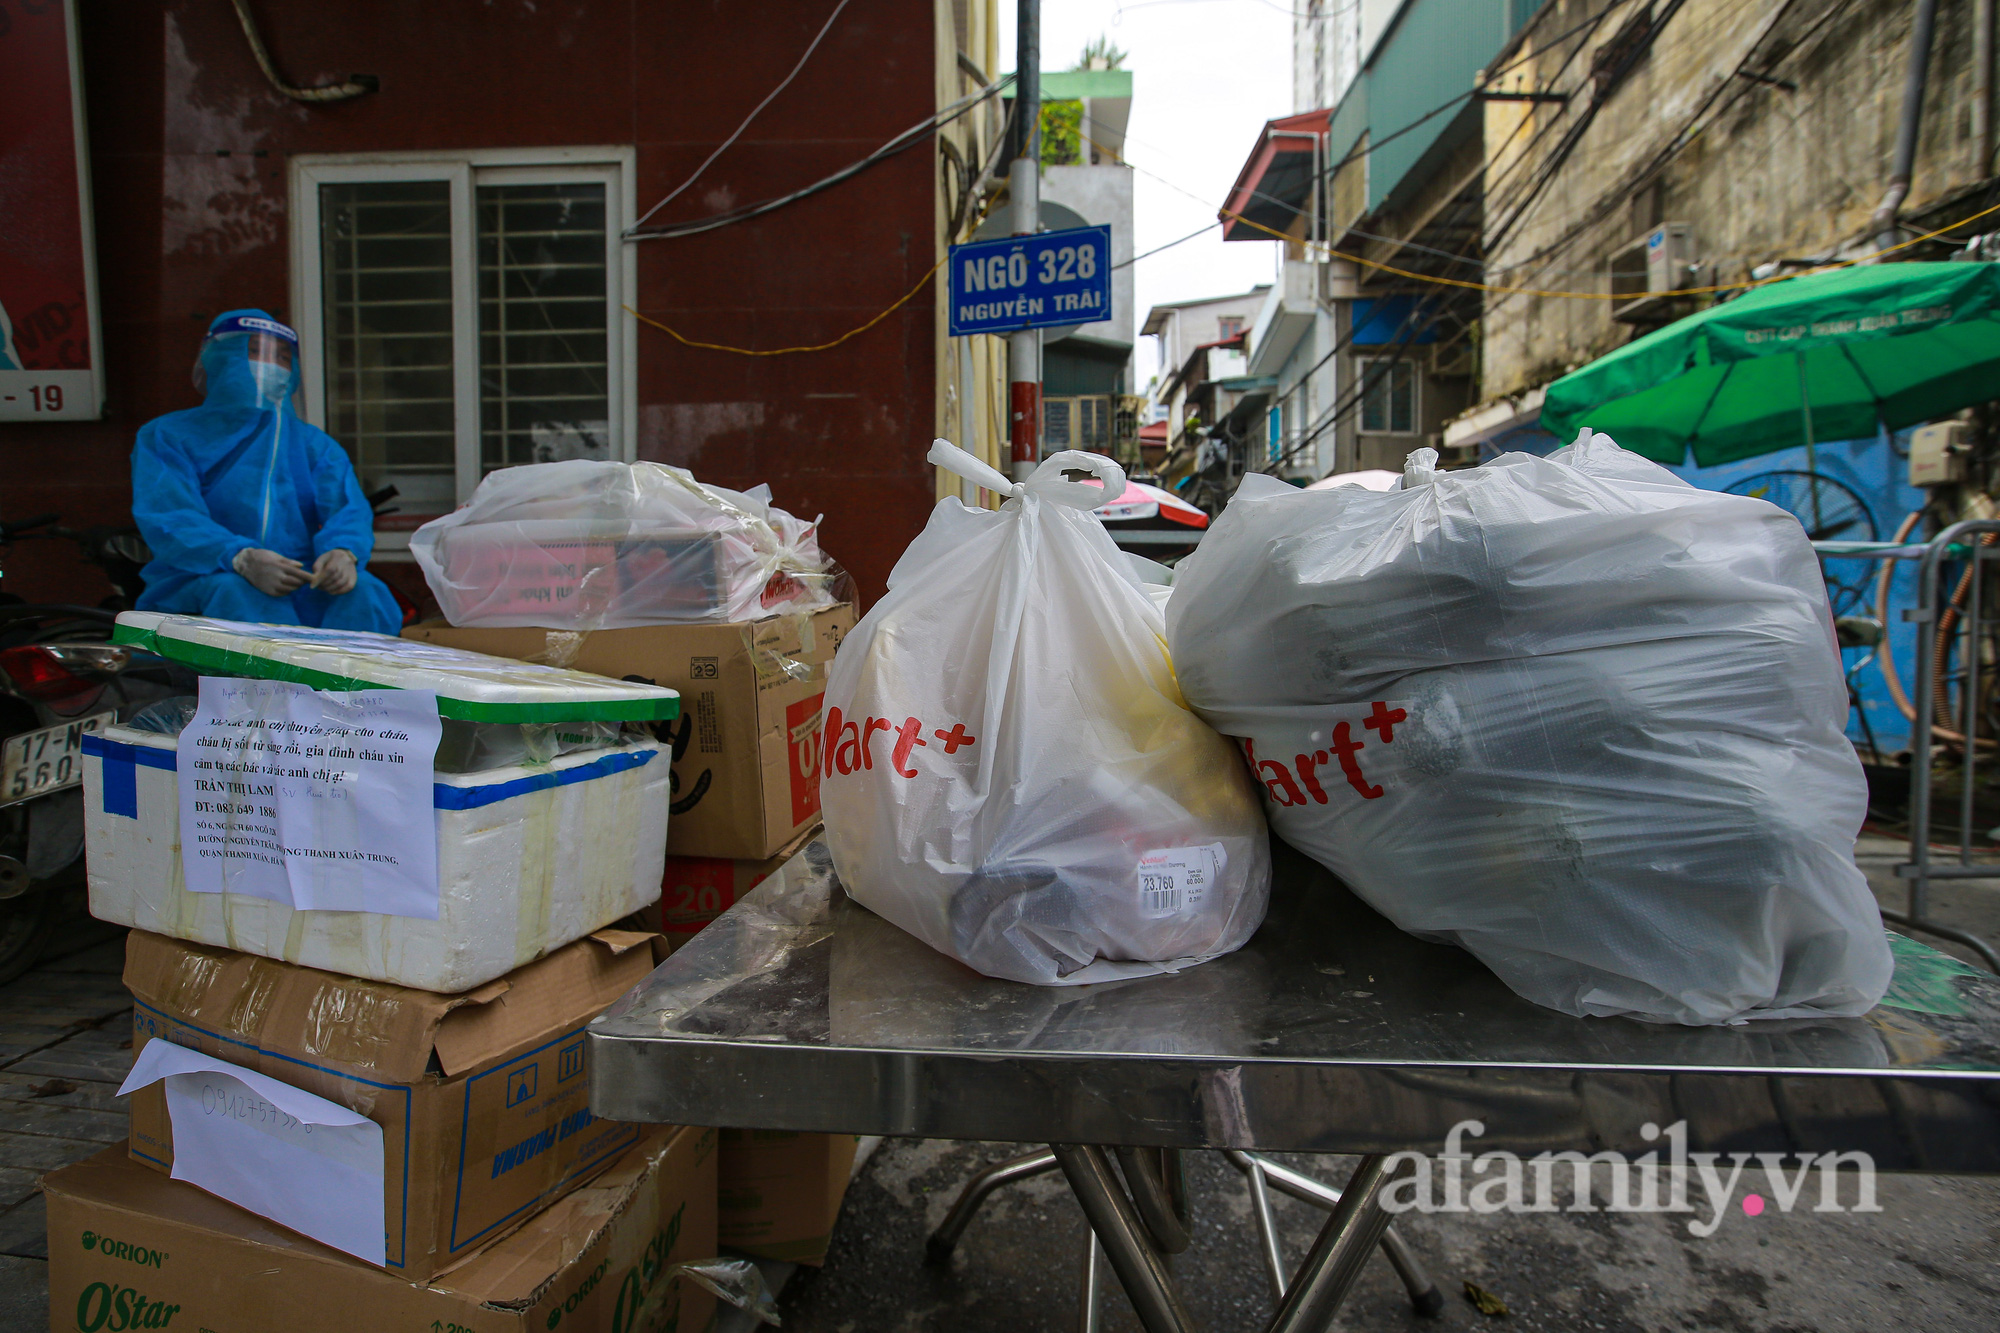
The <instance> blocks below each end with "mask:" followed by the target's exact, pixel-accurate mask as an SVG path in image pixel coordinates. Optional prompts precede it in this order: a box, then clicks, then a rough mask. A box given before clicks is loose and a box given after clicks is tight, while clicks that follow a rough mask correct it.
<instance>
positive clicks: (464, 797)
mask: <svg viewBox="0 0 2000 1333" xmlns="http://www.w3.org/2000/svg"><path fill="white" fill-rule="evenodd" d="M83 752H84V753H85V754H88V755H95V756H97V757H98V758H99V759H102V760H103V761H104V813H105V814H107V815H124V816H125V817H126V818H128V819H137V818H138V817H139V794H138V772H137V769H138V767H140V766H143V767H146V768H159V769H165V770H166V771H167V772H169V773H171V772H173V771H174V769H175V763H174V752H173V751H172V750H156V749H154V748H153V747H151V746H149V745H128V744H126V743H125V742H124V741H113V740H106V739H105V738H104V737H102V736H85V737H84V738H83ZM658 753H659V751H658V750H641V751H638V752H637V753H634V752H632V751H629V750H624V751H620V752H619V753H617V754H607V755H605V756H604V757H603V758H601V759H593V760H592V761H591V762H589V763H587V764H578V765H577V766H576V767H574V768H563V769H552V770H550V771H548V772H545V773H531V774H529V775H528V776H527V777H525V778H515V779H513V780H512V781H510V782H489V783H485V784H483V785H481V786H476V787H455V786H449V785H447V784H445V783H442V782H436V783H432V784H431V804H432V805H434V806H436V807H437V808H438V809H440V810H477V809H479V808H480V807H481V806H484V805H492V804H494V803H495V802H496V801H504V800H506V799H507V798H508V797H510V796H523V795H526V794H527V793H528V792H531V791H547V790H548V789H549V788H551V787H566V786H568V785H569V784H570V783H572V782H589V781H590V780H591V779H592V778H608V777H610V776H611V775H612V774H614V773H624V772H626V771H628V770H630V769H634V768H640V767H643V766H644V765H645V764H646V763H648V762H649V761H650V760H651V759H652V757H653V756H654V755H656V754H658Z"/></svg>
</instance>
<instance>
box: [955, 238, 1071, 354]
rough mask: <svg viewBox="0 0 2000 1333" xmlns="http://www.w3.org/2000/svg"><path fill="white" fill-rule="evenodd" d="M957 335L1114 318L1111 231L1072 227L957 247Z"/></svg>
mask: <svg viewBox="0 0 2000 1333" xmlns="http://www.w3.org/2000/svg"><path fill="white" fill-rule="evenodd" d="M946 268H947V269H949V270H950V273H951V281H950V284H949V286H950V295H951V336H952V337H954V338H962V337H964V336H965V335H967V334H969V333H1013V332H1015V331H1016V330H1019V329H1045V328H1060V327H1062V326H1064V325H1071V324H1090V323H1094V322H1096V321H1097V320H1100V319H1109V318H1110V317H1111V228H1109V227H1073V228H1071V229H1070V230H1068V231H1045V232H1042V233H1040V234H1039V235H1035V236H1003V237H1001V238H1000V239H999V240H995V241H971V242H968V243H967V244H965V245H954V246H953V247H951V263H950V264H948V265H946Z"/></svg>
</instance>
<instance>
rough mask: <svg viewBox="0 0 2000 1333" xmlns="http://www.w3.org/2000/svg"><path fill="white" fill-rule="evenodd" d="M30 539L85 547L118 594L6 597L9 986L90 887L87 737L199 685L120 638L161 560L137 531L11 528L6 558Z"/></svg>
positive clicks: (1, 810)
mask: <svg viewBox="0 0 2000 1333" xmlns="http://www.w3.org/2000/svg"><path fill="white" fill-rule="evenodd" d="M28 538H57V539H66V540H70V541H73V542H75V543H76V544H77V546H78V547H79V549H80V550H81V552H82V554H83V557H84V559H86V560H87V561H89V562H90V563H92V564H95V565H97V566H98V568H100V569H102V570H103V571H104V573H105V575H106V577H107V578H109V579H110V580H111V584H112V587H113V589H114V595H113V596H111V597H108V598H106V599H105V601H104V604H102V605H99V606H94V607H92V606H78V605H74V604H69V603H27V602H23V601H21V600H20V599H19V598H16V597H14V596H12V595H11V594H5V593H0V984H4V983H5V982H8V981H11V980H13V979H14V978H15V977H17V976H19V975H21V973H23V972H25V971H27V970H28V969H29V968H30V967H32V966H34V964H35V962H36V961H37V960H38V959H39V958H40V956H41V953H42V951H43V949H44V948H46V947H47V945H48V942H49V939H50V937H51V936H52V935H53V934H54V932H55V930H56V927H57V926H58V924H59V923H60V921H61V919H62V916H63V909H64V908H65V907H66V906H68V905H69V903H70V900H71V898H72V896H73V895H75V894H76V893H79V892H81V891H82V890H83V888H84V877H83V786H82V783H83V738H84V737H85V736H86V735H90V734H92V733H94V732H98V731H101V730H102V729H103V728H104V726H105V725H106V724H108V723H110V722H113V721H118V722H129V721H131V720H132V719H133V718H134V717H135V716H137V715H138V714H139V713H140V712H141V711H142V710H144V709H146V708H148V707H150V706H152V705H154V704H156V703H159V702H161V701H162V700H165V699H169V698H172V697H174V696H177V695H187V694H192V693H194V692H195V689H196V682H195V677H194V674H193V673H192V672H190V671H189V670H188V669H187V668H185V667H182V666H179V665H177V664H174V663H170V662H168V661H167V660H166V659H164V658H161V657H158V656H155V655H154V654H151V653H147V652H142V651H139V650H137V649H134V648H130V647H127V646H125V645H122V644H114V643H112V642H110V639H111V631H112V627H113V626H114V625H115V624H116V623H117V618H118V612H119V611H120V610H123V609H127V608H129V607H130V605H131V603H132V600H133V599H135V598H136V597H137V596H138V592H139V589H140V587H141V586H142V585H141V583H140V580H139V569H140V568H141V567H142V566H143V565H144V564H145V563H146V561H147V559H149V558H150V556H149V554H148V552H147V551H146V547H145V543H144V541H143V540H141V539H140V537H139V535H138V534H137V533H136V532H132V531H129V530H119V529H104V528H93V529H83V530H77V529H71V528H65V527H62V526H61V525H60V524H59V523H58V522H57V516H56V515H54V514H42V515H37V516H36V517H34V518H31V519H25V520H22V521H20V522H17V523H7V522H4V521H0V553H4V552H5V551H6V550H7V549H8V548H9V547H11V546H12V545H13V543H14V542H15V541H18V540H23V539H28Z"/></svg>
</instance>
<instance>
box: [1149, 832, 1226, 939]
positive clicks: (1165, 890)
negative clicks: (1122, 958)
mask: <svg viewBox="0 0 2000 1333" xmlns="http://www.w3.org/2000/svg"><path fill="white" fill-rule="evenodd" d="M1228 863H1229V854H1228V853H1227V852H1225V851H1224V850H1223V849H1222V844H1221V843H1219V842H1212V843H1204V844H1203V845H1201V846H1199V847H1160V848H1156V849H1154V850H1153V851H1150V852H1147V853H1146V854H1145V855H1144V856H1142V857H1140V858H1139V914H1140V915H1141V916H1144V917H1146V918H1148V919H1150V920H1162V919H1164V918H1166V917H1170V916H1192V915H1193V914H1194V913H1196V912H1198V911H1200V910H1201V907H1202V904H1203V903H1204V902H1205V901H1206V900H1207V898H1208V891H1209V889H1210V888H1211V887H1213V886H1214V884H1215V881H1216V880H1217V879H1218V878H1219V877H1220V876H1221V874H1222V868H1223V866H1225V865H1227V864H1228Z"/></svg>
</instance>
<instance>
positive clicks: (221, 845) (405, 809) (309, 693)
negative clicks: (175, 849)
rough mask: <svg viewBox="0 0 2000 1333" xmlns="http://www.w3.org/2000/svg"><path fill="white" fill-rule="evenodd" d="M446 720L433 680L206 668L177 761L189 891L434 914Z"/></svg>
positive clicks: (306, 907)
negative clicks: (360, 685) (380, 684)
mask: <svg viewBox="0 0 2000 1333" xmlns="http://www.w3.org/2000/svg"><path fill="white" fill-rule="evenodd" d="M441 731H442V724H441V723H440V722H439V721H438V709H437V695H436V694H434V693H432V692H430V691H428V690H353V691H341V692H335V691H323V690H315V689H312V688H311V687H309V686H306V685H298V684H294V683H292V682H290V681H279V680H234V679H229V678H226V677H220V676H203V677H202V678H201V704H200V708H199V709H198V710H197V712H196V713H195V717H194V720H193V721H191V722H189V723H188V725H187V728H186V730H184V731H182V733H181V737H180V763H179V765H178V771H179V776H178V783H179V788H180V807H181V824H180V827H181V866H182V871H183V874H184V875H185V878H186V881H187V887H188V890H189V892H191V893H240V894H248V895H250V896H252V897H256V898H264V899H268V900H270V901H272V902H277V903H283V904H285V905H286V906H288V907H292V908H294V909H297V910H300V911H322V912H376V913H380V914H382V915H385V916H413V917H422V918H424V919H425V920H429V921H435V920H436V919H437V915H438V862H437V824H436V820H435V817H434V816H433V814H432V809H431V806H432V800H431V782H432V772H433V764H434V762H435V756H436V754H437V746H438V737H439V735H440V734H441Z"/></svg>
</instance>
